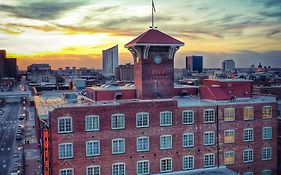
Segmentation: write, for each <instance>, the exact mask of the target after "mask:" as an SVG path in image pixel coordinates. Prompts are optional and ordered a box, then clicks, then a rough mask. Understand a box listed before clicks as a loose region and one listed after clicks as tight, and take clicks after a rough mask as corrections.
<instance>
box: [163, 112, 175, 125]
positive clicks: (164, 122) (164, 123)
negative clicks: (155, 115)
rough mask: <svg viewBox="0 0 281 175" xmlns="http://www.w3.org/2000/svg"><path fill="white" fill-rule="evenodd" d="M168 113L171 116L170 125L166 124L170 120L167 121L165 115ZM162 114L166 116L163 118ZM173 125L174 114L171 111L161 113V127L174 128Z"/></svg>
mask: <svg viewBox="0 0 281 175" xmlns="http://www.w3.org/2000/svg"><path fill="white" fill-rule="evenodd" d="M167 113H169V114H171V118H170V119H169V120H170V121H169V122H168V123H166V120H168V119H166V117H167V116H165V114H167ZM162 114H163V115H164V116H162ZM172 125H173V113H172V112H171V111H162V112H160V126H172Z"/></svg>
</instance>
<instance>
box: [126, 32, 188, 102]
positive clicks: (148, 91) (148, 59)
mask: <svg viewBox="0 0 281 175" xmlns="http://www.w3.org/2000/svg"><path fill="white" fill-rule="evenodd" d="M183 45H184V43H183V42H181V41H179V40H177V39H175V38H173V37H171V36H169V35H167V34H165V33H163V32H160V31H159V30H157V29H150V30H148V31H146V32H145V33H143V34H141V35H140V36H138V37H137V38H135V39H134V40H132V41H131V42H129V43H128V44H126V45H125V47H126V48H128V50H129V51H130V52H131V53H132V55H133V58H134V68H135V70H134V71H135V72H134V74H135V87H136V93H137V98H140V99H154V98H171V97H173V96H174V56H175V53H176V51H177V50H178V49H179V47H180V46H183Z"/></svg>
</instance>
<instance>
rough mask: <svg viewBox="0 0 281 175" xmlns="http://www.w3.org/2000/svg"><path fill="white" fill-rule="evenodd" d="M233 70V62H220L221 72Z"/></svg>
mask: <svg viewBox="0 0 281 175" xmlns="http://www.w3.org/2000/svg"><path fill="white" fill-rule="evenodd" d="M234 70H235V61H233V60H224V61H223V62H222V71H224V72H229V71H234Z"/></svg>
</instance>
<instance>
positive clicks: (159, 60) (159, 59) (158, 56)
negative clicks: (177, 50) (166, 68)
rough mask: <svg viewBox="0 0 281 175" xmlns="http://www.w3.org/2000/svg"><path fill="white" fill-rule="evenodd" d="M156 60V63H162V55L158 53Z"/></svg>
mask: <svg viewBox="0 0 281 175" xmlns="http://www.w3.org/2000/svg"><path fill="white" fill-rule="evenodd" d="M154 62H155V63H156V64H160V63H162V57H161V56H160V55H157V56H156V57H154Z"/></svg>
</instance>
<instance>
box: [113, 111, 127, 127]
mask: <svg viewBox="0 0 281 175" xmlns="http://www.w3.org/2000/svg"><path fill="white" fill-rule="evenodd" d="M111 128H112V129H124V128H125V116H124V114H114V115H112V116H111Z"/></svg>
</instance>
